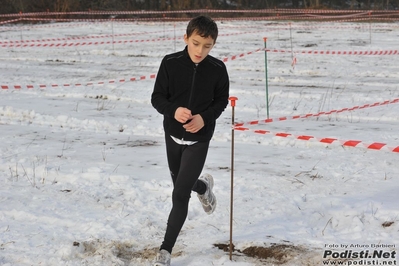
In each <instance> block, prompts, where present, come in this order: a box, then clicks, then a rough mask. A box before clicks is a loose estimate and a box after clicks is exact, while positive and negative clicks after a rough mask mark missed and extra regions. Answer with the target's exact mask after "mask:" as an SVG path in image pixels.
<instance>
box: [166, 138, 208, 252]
mask: <svg viewBox="0 0 399 266" xmlns="http://www.w3.org/2000/svg"><path fill="white" fill-rule="evenodd" d="M165 141H166V154H167V158H168V164H169V170H170V174H171V176H172V180H173V186H174V187H173V193H172V203H173V206H172V210H171V211H170V214H169V219H168V225H167V228H166V233H165V238H164V241H163V243H162V245H161V249H165V250H167V251H169V252H170V253H172V249H173V246H174V245H175V243H176V239H177V237H178V235H179V233H180V230H181V228H182V227H183V224H184V222H185V220H186V217H187V213H188V203H189V200H190V195H191V191H195V192H197V193H199V194H204V193H205V191H206V185H205V183H204V182H201V181H198V182H197V180H198V177H199V176H200V174H201V172H202V169H203V167H204V164H205V160H206V156H207V153H208V148H209V141H206V142H197V143H195V144H193V145H180V144H177V143H176V142H175V141H174V140H173V139H172V138H171V137H170V136H165Z"/></svg>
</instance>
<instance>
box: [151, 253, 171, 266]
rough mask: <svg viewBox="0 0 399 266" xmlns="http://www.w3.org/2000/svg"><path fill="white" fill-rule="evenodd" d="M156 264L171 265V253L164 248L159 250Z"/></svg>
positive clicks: (161, 265) (156, 265)
mask: <svg viewBox="0 0 399 266" xmlns="http://www.w3.org/2000/svg"><path fill="white" fill-rule="evenodd" d="M154 266H170V253H169V252H168V251H167V250H164V249H161V250H160V251H158V253H157V257H156V259H155V263H154Z"/></svg>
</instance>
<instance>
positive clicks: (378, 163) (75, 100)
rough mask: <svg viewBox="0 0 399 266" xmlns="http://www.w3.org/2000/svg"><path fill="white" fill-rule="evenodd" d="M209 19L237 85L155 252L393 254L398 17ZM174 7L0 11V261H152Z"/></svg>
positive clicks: (241, 261)
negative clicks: (106, 14)
mask: <svg viewBox="0 0 399 266" xmlns="http://www.w3.org/2000/svg"><path fill="white" fill-rule="evenodd" d="M216 22H217V23H218V26H219V37H218V39H217V43H216V45H215V47H214V48H213V50H212V51H211V55H213V56H215V57H216V58H219V59H221V60H223V61H225V64H226V66H227V69H228V72H229V77H230V95H231V96H235V97H237V98H238V100H237V101H236V106H235V107H234V109H233V108H232V106H231V104H229V105H228V106H227V107H226V110H225V111H224V113H223V114H222V116H221V117H220V118H219V119H218V123H217V127H216V130H215V134H214V136H213V139H212V141H211V145H210V149H209V154H208V158H207V162H206V165H205V167H204V170H203V172H204V173H208V174H211V175H212V176H213V177H214V180H215V187H214V192H215V195H216V197H217V200H218V206H217V209H216V211H215V212H214V213H213V214H212V215H206V214H205V213H204V212H203V210H202V207H201V205H200V203H199V201H198V199H197V197H196V195H195V193H193V194H192V197H191V201H190V207H189V213H188V217H187V221H186V223H185V225H184V227H183V230H182V232H181V234H180V235H179V238H178V241H177V243H176V246H175V249H174V250H173V254H172V265H173V266H188V265H190V266H191V265H192V266H196V265H227V266H249V265H333V264H328V263H332V262H333V261H336V262H338V261H339V262H342V263H346V264H343V265H361V264H360V263H361V262H362V263H363V264H364V265H366V264H365V263H370V264H371V263H377V264H376V265H396V264H394V263H397V255H396V252H397V251H398V245H399V210H398V205H397V202H398V200H399V194H398V191H399V182H398V181H399V180H398V178H399V177H398V176H399V175H398V174H399V167H398V165H397V158H398V156H399V155H398V148H397V147H399V133H398V132H399V128H398V120H399V118H398V115H397V114H398V111H399V106H398V102H399V100H398V98H399V92H398V78H399V65H398V64H397V57H398V50H397V40H398V37H399V24H398V23H395V22H392V23H368V22H351V23H349V22H346V23H344V22H328V23H324V22H304V21H302V22H292V23H289V22H284V21H279V22H273V21H228V20H225V21H216ZM186 23H187V22H176V23H174V22H119V21H109V22H96V23H95V22H70V23H55V22H54V23H49V24H5V25H0V59H1V62H2V63H1V64H0V86H1V89H0V129H1V135H0V184H1V186H0V264H1V265H5V266H11V265H12V266H20V265H21V266H23V265H151V261H152V260H153V259H154V256H155V253H156V251H157V249H158V248H159V246H160V244H161V242H162V239H163V235H164V231H165V228H166V220H167V217H168V214H169V211H170V208H171V193H172V182H171V179H170V176H169V171H168V167H167V162H166V154H165V145H164V135H163V128H162V116H161V115H160V114H158V113H157V112H156V110H155V109H154V108H153V107H152V106H151V103H150V96H151V92H152V89H153V85H154V81H155V79H154V78H155V75H156V73H157V71H158V67H159V64H160V62H161V60H162V58H163V56H164V55H166V54H168V53H172V52H175V51H179V50H181V49H183V48H184V41H183V35H184V33H185V27H186ZM265 37H266V38H267V39H266V43H265V41H264V38H265ZM265 45H266V47H267V49H268V52H267V53H266V54H265V49H264V48H265ZM333 51H334V52H333ZM338 52H339V53H338ZM349 52H350V53H349ZM293 62H294V64H293ZM266 69H267V71H266ZM233 116H234V124H236V123H237V124H239V127H235V128H234V130H233V121H232V120H233ZM233 136H234V142H233V143H232V139H233ZM233 144H234V145H233ZM232 155H234V160H233V163H232V160H231V158H232ZM232 168H233V169H234V170H233V171H231V169H232ZM232 179H233V184H234V185H233V199H231V189H232V188H231V181H232ZM231 200H233V212H232V214H233V222H232V224H231V223H230V214H231V211H232V210H231V208H230V201H231ZM230 228H232V230H233V231H232V232H233V237H232V240H233V244H234V247H235V250H234V252H233V254H232V259H231V260H230V256H229V252H228V251H226V250H223V249H221V248H218V247H223V246H229V243H230ZM256 248H258V249H256ZM256 251H259V255H262V254H263V255H264V256H263V257H267V258H264V259H261V258H256V257H255V258H254V257H251V256H246V255H245V254H248V253H252V254H253V253H256ZM262 252H263V253H262ZM362 252H363V253H362ZM375 252H377V253H375ZM380 252H382V253H380ZM355 254H356V255H357V256H355ZM375 254H376V255H375ZM379 254H386V256H385V257H381V258H378V255H379ZM265 255H266V256H265ZM376 256H377V257H376ZM381 256H382V255H381ZM356 263H357V264H356ZM389 263H391V264H389Z"/></svg>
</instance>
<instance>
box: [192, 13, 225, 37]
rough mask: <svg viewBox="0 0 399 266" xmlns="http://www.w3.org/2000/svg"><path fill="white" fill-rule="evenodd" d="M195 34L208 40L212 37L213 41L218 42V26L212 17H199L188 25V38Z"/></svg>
mask: <svg viewBox="0 0 399 266" xmlns="http://www.w3.org/2000/svg"><path fill="white" fill-rule="evenodd" d="M194 32H196V33H197V34H198V35H199V36H201V37H203V38H208V37H209V36H210V37H211V38H212V39H213V41H214V42H216V39H217V37H218V26H217V25H216V23H215V21H213V20H212V19H211V18H210V17H207V16H198V17H196V18H193V19H192V20H191V21H190V22H189V23H188V25H187V30H186V34H187V38H188V37H190V36H191V35H192V34H193V33H194Z"/></svg>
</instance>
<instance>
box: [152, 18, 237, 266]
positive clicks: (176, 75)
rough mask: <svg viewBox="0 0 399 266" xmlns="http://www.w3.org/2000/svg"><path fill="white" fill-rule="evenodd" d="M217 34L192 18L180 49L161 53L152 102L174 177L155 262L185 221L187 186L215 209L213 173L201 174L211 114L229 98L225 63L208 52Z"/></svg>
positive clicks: (162, 261) (166, 256)
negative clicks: (170, 208)
mask: <svg viewBox="0 0 399 266" xmlns="http://www.w3.org/2000/svg"><path fill="white" fill-rule="evenodd" d="M217 36H218V28H217V25H216V23H215V22H214V21H213V20H212V19H210V18H209V17H206V16H199V17H196V18H194V19H192V20H191V21H190V22H189V24H188V26H187V29H186V34H185V35H184V42H185V43H186V47H185V49H184V50H183V51H180V52H177V53H173V54H169V55H166V56H165V57H164V58H163V60H162V62H161V65H160V67H159V71H158V74H157V77H156V81H155V85H154V91H153V93H152V95H151V103H152V105H153V106H154V108H155V109H156V110H157V111H158V112H159V113H161V114H162V115H163V116H164V121H163V127H164V131H165V143H166V154H167V160H168V166H169V170H170V174H171V177H172V181H173V192H172V204H173V206H172V210H171V211H170V214H169V218H168V222H167V228H166V232H165V237H164V241H163V242H162V245H161V247H160V250H159V252H158V254H157V258H156V262H155V264H154V266H169V265H170V257H171V253H172V249H173V247H174V245H175V243H176V239H177V237H178V235H179V233H180V230H181V228H182V227H183V224H184V222H185V220H186V217H187V213H188V204H189V200H190V195H191V191H195V192H197V195H198V198H199V200H200V202H201V204H202V206H203V209H204V211H205V212H206V213H207V214H211V213H213V211H214V210H215V208H216V198H215V195H214V194H213V192H212V189H213V178H212V176H211V175H208V174H205V175H202V176H201V177H200V174H201V172H202V170H203V167H204V164H205V160H206V156H207V153H208V148H209V142H210V140H211V138H212V136H213V132H214V129H215V125H216V119H217V118H218V117H219V116H220V115H221V114H222V112H223V111H224V109H225V108H226V106H227V103H228V97H229V77H228V74H227V70H226V66H225V65H224V63H223V62H222V61H220V60H218V59H216V58H214V57H212V56H210V55H209V52H210V51H211V50H212V48H213V46H214V45H215V42H216V39H217Z"/></svg>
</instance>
